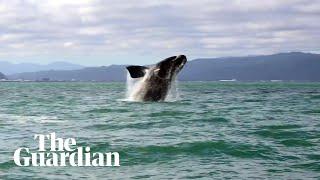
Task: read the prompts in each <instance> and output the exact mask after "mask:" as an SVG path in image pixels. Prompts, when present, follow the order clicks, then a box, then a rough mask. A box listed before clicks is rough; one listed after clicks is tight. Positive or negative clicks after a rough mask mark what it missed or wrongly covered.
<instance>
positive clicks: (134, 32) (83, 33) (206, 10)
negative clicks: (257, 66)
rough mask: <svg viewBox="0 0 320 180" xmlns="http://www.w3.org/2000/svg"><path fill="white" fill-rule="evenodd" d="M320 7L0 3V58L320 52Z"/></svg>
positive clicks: (142, 0)
mask: <svg viewBox="0 0 320 180" xmlns="http://www.w3.org/2000/svg"><path fill="white" fill-rule="evenodd" d="M319 7H320V4H319V3H318V2H317V1H311V0H281V1H279V0H268V1H255V0H230V1H225V0H186V1H169V0H163V1H156V0H130V1H125V0H120V1H115V0H108V1H103V0H77V1H71V0H69V1H68V0H55V1H49V0H48V1H36V0H10V1H1V0H0V59H3V58H6V59H8V58H10V57H13V56H14V57H21V59H23V57H25V56H26V55H28V56H30V57H32V56H41V57H51V56H52V55H54V57H57V58H59V57H65V56H68V57H70V58H72V57H78V56H83V57H85V56H86V55H88V54H90V58H91V59H90V62H93V60H92V55H93V56H94V55H95V54H97V55H99V56H100V57H106V58H107V57H109V56H110V57H111V56H112V57H115V54H125V55H127V56H130V55H132V56H136V57H139V56H140V55H141V54H143V55H144V56H145V55H147V56H148V55H150V56H152V57H159V58H160V57H165V56H167V55H171V54H170V53H186V54H187V55H191V56H192V57H202V56H225V55H227V56H236V55H246V54H255V53H270V52H271V53H272V52H280V51H290V50H304V51H319V46H318V40H319V37H320V33H319V31H318V29H319V28H320V27H319V26H320V25H318V23H317V21H319V17H320V11H319V10H320V9H319ZM44 59H46V58H44ZM47 60H48V61H49V58H48V59H47ZM76 61H77V60H76V59H75V60H74V62H76ZM81 61H82V62H79V63H83V64H88V63H90V62H88V63H87V62H84V61H85V58H84V59H82V60H81ZM115 62H116V61H112V62H111V61H110V62H101V63H104V64H108V63H115ZM116 63H128V61H125V60H124V61H121V62H116Z"/></svg>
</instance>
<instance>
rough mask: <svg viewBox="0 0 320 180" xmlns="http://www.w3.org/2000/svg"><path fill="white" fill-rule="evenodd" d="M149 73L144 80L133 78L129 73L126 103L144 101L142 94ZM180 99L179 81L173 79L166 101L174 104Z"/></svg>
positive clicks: (147, 73)
mask: <svg viewBox="0 0 320 180" xmlns="http://www.w3.org/2000/svg"><path fill="white" fill-rule="evenodd" d="M148 76H149V72H148V71H147V72H146V75H145V76H144V77H143V78H131V76H130V73H129V72H127V92H126V99H125V100H126V101H142V100H141V96H140V95H141V94H139V92H140V93H141V92H142V91H143V90H141V89H142V88H144V82H145V80H146V79H147V78H148ZM178 99H179V89H178V81H177V80H176V78H173V81H172V83H171V86H170V87H169V92H168V94H167V97H166V99H165V101H169V102H173V101H177V100H178Z"/></svg>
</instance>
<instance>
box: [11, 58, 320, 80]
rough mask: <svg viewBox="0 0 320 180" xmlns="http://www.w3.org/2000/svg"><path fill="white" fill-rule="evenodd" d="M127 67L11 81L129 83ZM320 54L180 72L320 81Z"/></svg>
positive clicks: (198, 62) (228, 61)
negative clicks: (127, 80)
mask: <svg viewBox="0 0 320 180" xmlns="http://www.w3.org/2000/svg"><path fill="white" fill-rule="evenodd" d="M125 66H126V65H110V66H100V67H86V68H83V69H79V70H71V71H66V70H52V71H39V72H33V73H20V74H14V75H11V76H9V78H10V79H25V80H42V79H46V80H53V81H125V80H126V69H125ZM319 69H320V54H312V53H302V52H290V53H278V54H272V55H256V56H244V57H222V58H199V59H194V60H191V61H189V62H188V63H187V64H186V66H185V68H183V70H182V71H181V73H179V76H178V78H179V79H180V80H182V81H219V80H231V79H236V80H239V81H270V80H283V81H320V71H319Z"/></svg>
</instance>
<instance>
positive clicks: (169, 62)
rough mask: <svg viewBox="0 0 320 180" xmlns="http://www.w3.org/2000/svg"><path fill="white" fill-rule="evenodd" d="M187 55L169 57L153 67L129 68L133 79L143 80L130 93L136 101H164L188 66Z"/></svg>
mask: <svg viewBox="0 0 320 180" xmlns="http://www.w3.org/2000/svg"><path fill="white" fill-rule="evenodd" d="M186 62H187V58H186V56H185V55H179V56H172V57H168V58H166V59H164V60H162V61H160V62H159V63H157V64H155V65H154V66H151V67H146V66H127V70H128V71H129V74H130V76H131V78H141V81H140V82H139V83H140V84H139V86H138V87H137V88H136V89H134V92H130V94H131V98H132V99H133V100H134V101H164V100H165V98H166V97H167V94H168V92H169V90H170V87H171V83H172V82H173V81H174V80H175V78H176V75H177V74H178V73H179V72H180V70H181V69H182V68H183V66H184V65H185V64H186Z"/></svg>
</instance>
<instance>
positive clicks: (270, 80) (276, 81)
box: [270, 79, 282, 82]
mask: <svg viewBox="0 0 320 180" xmlns="http://www.w3.org/2000/svg"><path fill="white" fill-rule="evenodd" d="M270 81H271V82H282V80H277V79H275V80H270Z"/></svg>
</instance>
